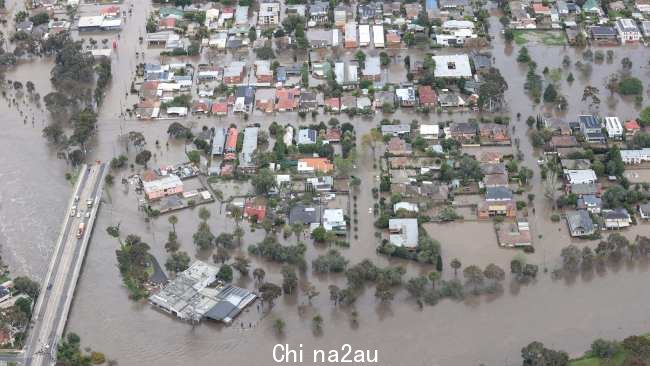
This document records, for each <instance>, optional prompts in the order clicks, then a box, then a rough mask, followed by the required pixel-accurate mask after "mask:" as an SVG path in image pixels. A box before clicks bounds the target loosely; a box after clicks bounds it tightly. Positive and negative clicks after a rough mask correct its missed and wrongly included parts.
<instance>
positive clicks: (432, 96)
mask: <svg viewBox="0 0 650 366" xmlns="http://www.w3.org/2000/svg"><path fill="white" fill-rule="evenodd" d="M418 95H419V96H420V105H422V106H424V107H430V108H432V107H435V106H436V105H437V104H438V94H436V92H435V90H433V89H432V88H431V86H430V85H422V86H420V87H419V88H418Z"/></svg>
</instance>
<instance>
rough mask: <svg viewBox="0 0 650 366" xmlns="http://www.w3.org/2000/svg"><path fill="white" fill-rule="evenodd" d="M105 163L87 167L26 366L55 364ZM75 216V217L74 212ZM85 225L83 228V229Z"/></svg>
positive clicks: (37, 312)
mask: <svg viewBox="0 0 650 366" xmlns="http://www.w3.org/2000/svg"><path fill="white" fill-rule="evenodd" d="M105 168H106V166H105V164H96V165H84V166H82V167H81V171H80V173H79V178H78V181H77V185H76V186H75V190H74V192H73V195H72V198H71V199H70V204H69V207H68V211H67V212H66V217H65V219H64V221H63V225H62V227H61V232H60V234H59V239H58V241H57V244H56V247H55V249H54V253H52V259H51V261H50V266H49V269H48V272H47V275H46V277H45V281H44V282H43V285H42V287H41V292H40V295H39V298H38V300H37V302H36V306H35V307H34V315H33V317H32V328H31V329H30V330H29V335H28V339H27V343H26V345H25V349H24V350H25V352H24V364H25V365H34V366H45V365H48V366H49V365H53V364H54V363H55V359H56V348H57V344H58V342H59V340H60V339H61V336H62V334H63V330H64V329H65V324H66V322H67V320H68V312H69V310H70V305H71V303H72V298H73V296H74V290H75V287H76V285H77V279H78V278H79V273H80V271H81V266H82V264H83V261H84V257H85V254H86V249H87V247H88V242H89V240H90V236H91V234H92V228H93V224H94V221H95V217H96V214H97V209H98V207H99V202H100V198H101V190H102V187H103V178H104V173H105ZM73 210H74V211H75V212H74V215H73V214H72V211H73ZM82 225H83V229H80V227H81V226H82Z"/></svg>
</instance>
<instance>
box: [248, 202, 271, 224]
mask: <svg viewBox="0 0 650 366" xmlns="http://www.w3.org/2000/svg"><path fill="white" fill-rule="evenodd" d="M244 217H248V218H249V219H252V218H255V221H257V222H261V221H263V220H264V218H265V217H266V204H261V203H260V202H253V201H251V200H249V201H246V204H245V205H244Z"/></svg>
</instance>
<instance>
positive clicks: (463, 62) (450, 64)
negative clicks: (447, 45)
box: [433, 54, 472, 78]
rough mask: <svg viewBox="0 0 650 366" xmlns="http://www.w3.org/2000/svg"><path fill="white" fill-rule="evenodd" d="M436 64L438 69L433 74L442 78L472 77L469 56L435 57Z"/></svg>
mask: <svg viewBox="0 0 650 366" xmlns="http://www.w3.org/2000/svg"><path fill="white" fill-rule="evenodd" d="M433 60H434V61H435V62H436V69H435V70H434V72H433V74H434V76H436V77H441V78H469V77H471V76H472V68H471V67H470V64H469V57H467V55H465V54H462V55H444V56H433Z"/></svg>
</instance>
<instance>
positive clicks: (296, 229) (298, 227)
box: [291, 222, 304, 241]
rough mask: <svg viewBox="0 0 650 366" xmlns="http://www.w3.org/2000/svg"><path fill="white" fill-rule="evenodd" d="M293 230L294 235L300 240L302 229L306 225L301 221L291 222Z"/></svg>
mask: <svg viewBox="0 0 650 366" xmlns="http://www.w3.org/2000/svg"><path fill="white" fill-rule="evenodd" d="M291 230H292V231H293V235H295V236H296V239H298V241H300V235H301V234H302V231H303V230H304V226H303V224H302V223H301V222H296V223H293V224H291Z"/></svg>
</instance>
